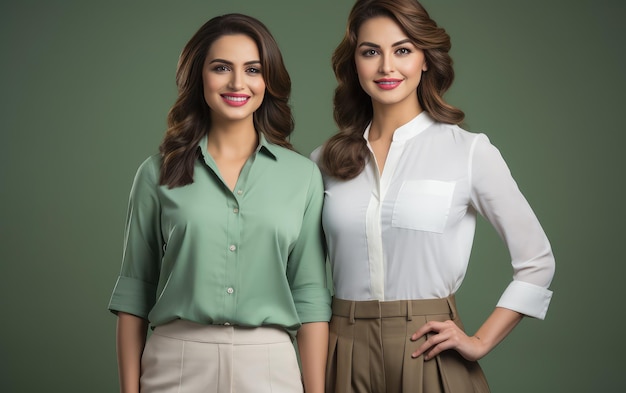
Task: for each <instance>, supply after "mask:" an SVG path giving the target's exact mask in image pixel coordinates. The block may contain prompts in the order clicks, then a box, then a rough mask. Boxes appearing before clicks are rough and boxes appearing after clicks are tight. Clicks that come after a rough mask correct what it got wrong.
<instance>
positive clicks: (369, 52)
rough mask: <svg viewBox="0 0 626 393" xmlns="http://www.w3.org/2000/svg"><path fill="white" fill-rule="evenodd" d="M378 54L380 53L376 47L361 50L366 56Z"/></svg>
mask: <svg viewBox="0 0 626 393" xmlns="http://www.w3.org/2000/svg"><path fill="white" fill-rule="evenodd" d="M377 54H378V51H377V50H376V49H366V50H364V51H363V52H361V55H362V56H365V57H372V56H376V55H377Z"/></svg>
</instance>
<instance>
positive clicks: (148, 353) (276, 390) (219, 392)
mask: <svg viewBox="0 0 626 393" xmlns="http://www.w3.org/2000/svg"><path fill="white" fill-rule="evenodd" d="M302 391H303V389H302V382H301V377H300V369H299V367H298V361H297V358H296V353H295V349H294V347H293V345H292V342H291V338H290V336H289V335H288V334H287V333H286V332H285V331H283V330H281V329H277V328H272V327H259V328H241V327H234V326H207V325H199V324H196V323H193V322H189V321H183V320H177V321H174V322H171V323H168V324H166V325H163V326H158V327H156V329H155V330H154V332H153V333H152V335H151V336H150V338H149V339H148V342H147V343H146V348H145V350H144V354H143V357H142V360H141V392H142V393H196V392H197V393H200V392H202V393H231V392H237V393H266V392H267V393H270V392H271V393H302Z"/></svg>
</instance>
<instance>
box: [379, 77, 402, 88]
mask: <svg viewBox="0 0 626 393" xmlns="http://www.w3.org/2000/svg"><path fill="white" fill-rule="evenodd" d="M374 83H376V86H378V87H379V88H381V89H383V90H391V89H395V88H396V87H398V86H400V83H402V79H395V78H383V79H377V80H375V81H374Z"/></svg>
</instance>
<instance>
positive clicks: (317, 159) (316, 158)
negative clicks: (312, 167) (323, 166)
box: [309, 146, 323, 164]
mask: <svg viewBox="0 0 626 393" xmlns="http://www.w3.org/2000/svg"><path fill="white" fill-rule="evenodd" d="M322 147H323V146H318V147H316V148H315V150H313V151H312V152H311V154H310V155H309V158H310V159H311V160H312V161H313V162H315V163H317V164H319V162H320V157H321V156H322Z"/></svg>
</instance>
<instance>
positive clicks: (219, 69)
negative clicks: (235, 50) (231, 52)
mask: <svg viewBox="0 0 626 393" xmlns="http://www.w3.org/2000/svg"><path fill="white" fill-rule="evenodd" d="M213 71H215V72H228V71H230V67H228V66H226V65H223V64H220V65H216V66H215V67H213Z"/></svg>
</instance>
